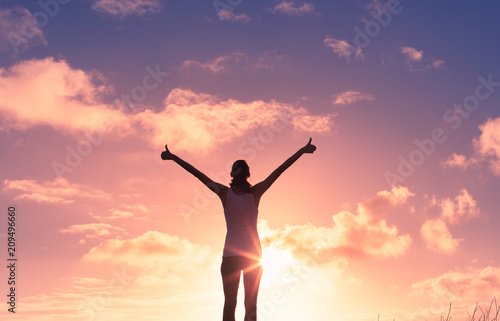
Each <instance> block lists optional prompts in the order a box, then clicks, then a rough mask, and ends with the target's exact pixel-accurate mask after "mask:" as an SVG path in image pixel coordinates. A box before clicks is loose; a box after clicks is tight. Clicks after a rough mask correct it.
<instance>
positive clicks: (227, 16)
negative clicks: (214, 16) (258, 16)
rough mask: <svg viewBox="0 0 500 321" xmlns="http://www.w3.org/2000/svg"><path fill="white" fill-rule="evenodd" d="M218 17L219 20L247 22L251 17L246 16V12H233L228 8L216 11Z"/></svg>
mask: <svg viewBox="0 0 500 321" xmlns="http://www.w3.org/2000/svg"><path fill="white" fill-rule="evenodd" d="M218 14H219V17H220V19H221V20H227V21H232V22H249V21H252V18H250V17H249V16H247V15H246V14H244V13H242V14H239V15H237V14H235V13H233V12H231V11H229V10H220V11H219V12H218Z"/></svg>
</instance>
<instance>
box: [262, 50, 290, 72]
mask: <svg viewBox="0 0 500 321" xmlns="http://www.w3.org/2000/svg"><path fill="white" fill-rule="evenodd" d="M289 63H290V62H289V59H287V58H286V57H285V56H284V55H281V54H278V53H277V52H276V50H269V51H265V52H264V53H263V54H262V55H261V56H260V57H259V59H258V61H257V63H256V64H255V69H262V70H267V71H273V70H275V69H277V68H281V69H287V68H288V67H289Z"/></svg>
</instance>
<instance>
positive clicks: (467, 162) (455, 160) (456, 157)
mask: <svg viewBox="0 0 500 321" xmlns="http://www.w3.org/2000/svg"><path fill="white" fill-rule="evenodd" d="M476 163H477V160H476V159H474V158H469V159H467V157H466V156H465V155H460V154H457V153H453V154H451V155H450V156H449V157H448V158H447V159H446V160H445V161H443V162H442V163H441V164H442V165H443V166H444V167H447V168H453V167H457V168H460V169H466V168H468V167H470V166H472V165H473V164H476Z"/></svg>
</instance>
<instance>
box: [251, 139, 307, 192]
mask: <svg viewBox="0 0 500 321" xmlns="http://www.w3.org/2000/svg"><path fill="white" fill-rule="evenodd" d="M311 141H312V138H309V142H308V143H307V145H305V146H304V147H302V148H301V149H299V150H298V151H297V152H296V153H295V154H293V155H292V156H290V158H288V159H287V160H286V161H285V162H284V163H283V164H281V165H280V166H279V167H278V168H276V169H275V170H274V171H273V172H272V173H271V175H269V176H268V177H267V178H266V179H265V180H263V181H262V182H260V183H258V184H256V185H255V186H254V188H253V189H254V195H256V196H258V197H260V196H262V194H264V193H265V192H266V191H267V190H268V189H269V187H271V185H272V184H273V183H274V182H275V181H276V180H277V179H278V177H280V175H281V174H282V173H283V172H284V171H285V170H287V169H288V168H289V167H290V166H292V164H293V163H295V162H296V161H297V159H299V158H300V156H302V155H303V154H312V153H314V152H315V151H316V146H314V145H312V144H311Z"/></svg>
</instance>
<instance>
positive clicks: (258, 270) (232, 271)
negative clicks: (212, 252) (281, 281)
mask: <svg viewBox="0 0 500 321" xmlns="http://www.w3.org/2000/svg"><path fill="white" fill-rule="evenodd" d="M220 270H221V274H222V285H223V288H224V299H225V300H224V312H223V316H222V321H235V317H234V314H235V311H236V299H237V296H238V286H239V284H240V275H241V271H243V285H244V287H245V321H256V320H257V294H258V292H259V285H260V278H261V276H262V265H261V264H260V262H259V261H257V260H254V259H251V258H246V257H244V256H227V257H223V258H222V264H221V267H220Z"/></svg>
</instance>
